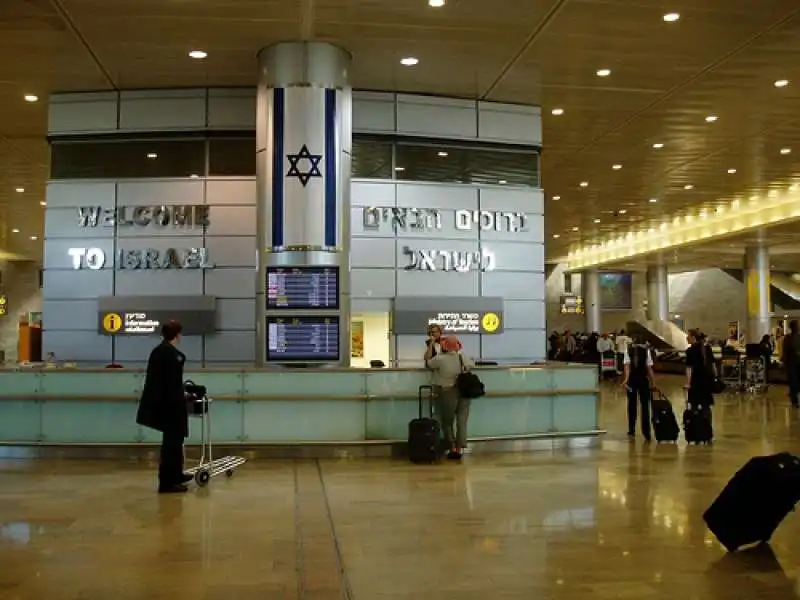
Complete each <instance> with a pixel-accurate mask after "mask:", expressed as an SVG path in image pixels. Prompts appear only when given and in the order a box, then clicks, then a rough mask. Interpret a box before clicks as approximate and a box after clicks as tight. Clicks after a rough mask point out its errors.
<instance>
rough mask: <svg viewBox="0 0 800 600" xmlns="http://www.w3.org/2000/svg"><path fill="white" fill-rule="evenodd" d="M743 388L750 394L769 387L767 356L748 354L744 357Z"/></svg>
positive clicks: (758, 392)
mask: <svg viewBox="0 0 800 600" xmlns="http://www.w3.org/2000/svg"><path fill="white" fill-rule="evenodd" d="M743 371H744V381H743V388H744V390H746V391H747V392H748V393H750V394H760V393H762V392H764V391H766V389H767V358H766V357H764V356H748V357H747V358H745V359H744V369H743Z"/></svg>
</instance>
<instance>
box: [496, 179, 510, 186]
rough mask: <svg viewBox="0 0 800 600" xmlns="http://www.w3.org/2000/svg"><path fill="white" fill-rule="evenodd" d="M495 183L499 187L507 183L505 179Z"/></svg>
mask: <svg viewBox="0 0 800 600" xmlns="http://www.w3.org/2000/svg"><path fill="white" fill-rule="evenodd" d="M497 183H499V184H500V185H505V184H507V183H508V182H507V181H506V180H505V179H501V180H500V181H498V182H497Z"/></svg>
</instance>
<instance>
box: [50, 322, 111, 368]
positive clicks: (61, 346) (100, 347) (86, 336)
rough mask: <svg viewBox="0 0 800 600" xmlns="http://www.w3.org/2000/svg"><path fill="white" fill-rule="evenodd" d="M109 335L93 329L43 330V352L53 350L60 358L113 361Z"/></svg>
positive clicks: (78, 360) (70, 360)
mask: <svg viewBox="0 0 800 600" xmlns="http://www.w3.org/2000/svg"><path fill="white" fill-rule="evenodd" d="M112 339H113V338H112V337H111V336H109V335H101V334H99V333H97V329H95V330H93V331H48V330H47V329H45V330H44V331H42V354H43V355H45V356H46V355H47V353H48V352H53V353H54V354H55V356H56V358H57V359H58V360H63V361H66V362H73V361H75V362H80V363H84V364H83V365H81V366H89V365H87V364H86V363H90V364H97V365H103V364H108V363H109V362H111V341H112Z"/></svg>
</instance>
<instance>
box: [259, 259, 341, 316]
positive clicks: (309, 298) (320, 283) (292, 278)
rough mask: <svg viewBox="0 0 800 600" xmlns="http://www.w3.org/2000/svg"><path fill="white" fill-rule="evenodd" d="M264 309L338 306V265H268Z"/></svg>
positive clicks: (332, 307) (336, 307) (333, 307)
mask: <svg viewBox="0 0 800 600" xmlns="http://www.w3.org/2000/svg"><path fill="white" fill-rule="evenodd" d="M267 308H268V309H273V310H275V309H284V308H285V309H288V310H298V309H316V308H331V309H338V308H339V269H338V267H267Z"/></svg>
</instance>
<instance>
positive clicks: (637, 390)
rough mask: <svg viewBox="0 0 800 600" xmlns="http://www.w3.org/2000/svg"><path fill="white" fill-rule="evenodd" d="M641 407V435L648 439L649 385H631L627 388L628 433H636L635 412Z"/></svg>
mask: <svg viewBox="0 0 800 600" xmlns="http://www.w3.org/2000/svg"><path fill="white" fill-rule="evenodd" d="M639 405H641V408H642V421H641V423H642V435H643V436H644V439H646V440H649V439H650V386H648V385H647V384H645V385H632V386H630V389H629V390H628V434H629V435H634V434H635V433H636V414H637V413H638V412H639V411H638V409H639Z"/></svg>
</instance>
